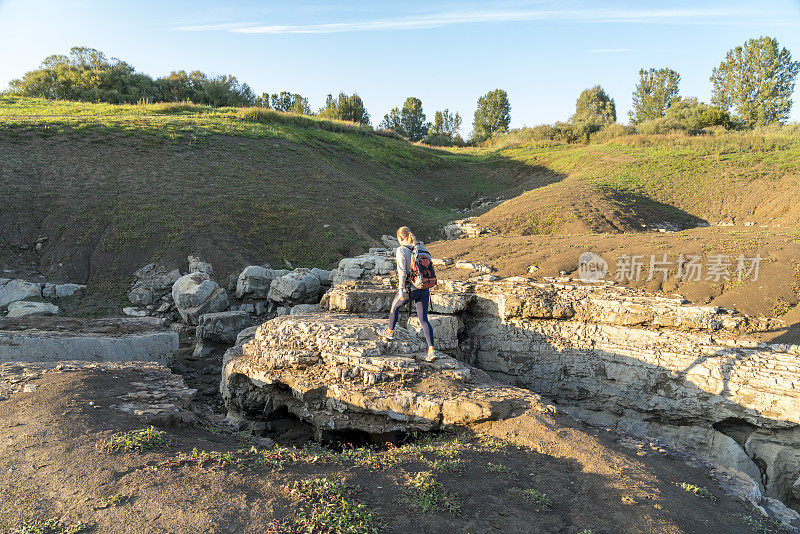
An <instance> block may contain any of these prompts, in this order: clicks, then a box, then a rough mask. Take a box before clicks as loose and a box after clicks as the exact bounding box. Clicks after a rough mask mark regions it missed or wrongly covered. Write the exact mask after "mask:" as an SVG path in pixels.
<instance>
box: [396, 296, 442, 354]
mask: <svg viewBox="0 0 800 534" xmlns="http://www.w3.org/2000/svg"><path fill="white" fill-rule="evenodd" d="M406 294H407V293H406ZM411 300H412V301H414V303H415V304H416V308H417V317H418V318H419V322H420V324H421V325H422V333H423V334H424V335H425V341H427V342H428V346H429V347H432V346H433V328H432V327H431V323H430V321H428V304H429V303H430V300H431V290H430V289H414V290H413V291H411ZM406 304H408V298H403V297H401V296H400V293H398V294H397V295H395V297H394V301H393V302H392V311H390V312H389V330H394V327H395V326H396V325H397V320H398V319H399V318H400V308H402V307H403V306H405V305H406Z"/></svg>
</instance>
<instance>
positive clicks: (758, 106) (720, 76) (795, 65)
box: [711, 37, 800, 125]
mask: <svg viewBox="0 0 800 534" xmlns="http://www.w3.org/2000/svg"><path fill="white" fill-rule="evenodd" d="M798 71H800V62H797V61H792V55H791V54H790V53H789V51H788V50H787V49H786V48H781V49H779V48H778V41H777V40H776V39H774V38H772V37H760V38H758V39H750V40H749V41H747V42H745V43H744V45H742V46H737V47H736V48H734V49H733V50H730V51H728V54H727V55H726V56H725V61H723V62H722V63H720V64H719V67H717V68H715V69H714V70H713V71H712V73H711V83H712V84H713V90H712V95H713V96H712V99H711V102H712V104H713V105H715V106H716V107H718V108H720V109H723V110H725V111H727V110H729V109H730V108H731V107H733V108H734V109H735V111H736V114H737V115H738V116H739V118H741V119H742V120H743V121H745V122H746V123H748V124H751V125H752V124H769V123H771V122H783V121H785V120H786V119H787V118H788V117H789V112H790V111H791V109H792V98H791V97H792V92H793V91H794V83H795V78H796V77H797V73H798Z"/></svg>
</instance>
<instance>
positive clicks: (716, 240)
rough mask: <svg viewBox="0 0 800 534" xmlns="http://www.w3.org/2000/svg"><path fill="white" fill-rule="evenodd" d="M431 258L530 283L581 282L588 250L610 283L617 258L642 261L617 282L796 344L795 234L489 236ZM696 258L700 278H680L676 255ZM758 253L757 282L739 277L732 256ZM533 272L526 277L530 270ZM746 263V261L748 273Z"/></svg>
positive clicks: (452, 269)
mask: <svg viewBox="0 0 800 534" xmlns="http://www.w3.org/2000/svg"><path fill="white" fill-rule="evenodd" d="M428 248H429V249H430V251H431V253H432V255H433V256H434V257H435V258H443V257H449V258H453V259H454V260H465V261H470V262H474V263H482V264H485V265H488V266H490V267H492V268H494V269H495V271H494V274H496V275H499V276H527V277H531V278H534V279H540V280H542V279H544V278H545V277H559V276H561V275H562V273H563V275H565V276H568V277H573V278H576V279H577V278H578V274H577V269H578V258H579V256H580V255H581V253H583V252H585V251H590V252H594V253H595V254H598V255H600V256H602V257H603V259H605V260H606V262H607V263H608V267H609V271H608V274H607V276H606V279H607V280H615V279H616V275H617V272H618V269H617V259H618V258H619V257H620V256H622V255H628V256H639V257H640V260H639V261H641V262H642V270H641V276H640V277H639V279H638V280H636V279H633V280H628V279H627V277H625V278H623V279H622V280H620V281H619V282H618V283H619V284H621V285H626V286H630V287H634V288H637V289H642V290H645V291H648V292H651V293H666V294H675V293H677V294H680V295H683V296H684V297H685V298H687V299H689V300H690V301H692V302H694V303H697V304H709V305H715V306H721V307H723V308H731V309H736V310H738V311H740V312H741V313H744V314H747V315H753V316H766V317H777V318H779V319H781V320H782V321H783V322H784V323H786V328H777V329H775V331H773V332H768V333H765V334H764V339H771V340H777V341H779V342H787V343H798V342H800V336H798V334H797V328H792V327H793V326H795V327H796V326H797V323H800V308H798V293H799V292H800V270H799V268H800V233H798V230H796V229H789V228H759V227H707V228H694V229H690V230H684V231H680V232H672V233H660V232H639V233H624V234H611V233H606V234H579V235H558V236H553V235H544V236H504V235H490V236H484V237H477V238H467V239H457V240H453V241H438V242H436V243H431V244H430V245H429V247H428ZM681 254H682V255H684V257H688V256H691V255H698V256H700V257H701V263H702V264H703V265H704V269H703V270H702V273H701V276H700V279H699V280H697V281H694V280H691V279H682V280H678V279H677V276H676V275H677V268H678V267H677V262H678V259H679V257H680V255H681ZM664 255H666V258H667V261H669V262H671V264H670V265H668V266H667V267H668V269H669V272H668V273H667V274H668V276H667V280H666V281H664V280H663V273H661V272H660V271H654V276H653V277H652V278H651V277H650V276H649V274H650V262H651V257H655V258H656V261H661V260H663V258H664ZM717 255H723V256H727V257H729V258H730V262H731V266H730V267H729V268H728V269H727V271H728V273H729V279H727V280H726V279H725V278H724V277H722V276H720V277H719V279H718V280H716V279H715V278H716V276H712V277H711V279H708V275H709V271H708V269H707V266H708V264H709V263H710V262H713V261H714V256H717ZM740 255H744V257H745V258H752V257H755V256H757V255H760V256H761V260H760V267H759V271H758V279H757V280H754V279H753V278H754V274H755V273H752V274H749V275H748V273H747V272H744V273H743V276H742V281H741V282H740V281H739V279H738V276H737V275H736V267H737V262H738V260H737V258H738V257H739V256H740ZM531 266H535V267H536V270H535V271H534V272H530V267H531ZM750 266H751V262H749V261H747V262H746V264H745V267H746V269H749V267H750ZM439 269H441V273H442V276H443V277H446V278H460V279H466V278H469V277H472V276H475V275H477V274H480V273H476V272H475V271H470V270H466V269H460V268H457V267H456V266H455V265H453V266H449V267H446V268H445V267H442V268H437V274H438V271H439Z"/></svg>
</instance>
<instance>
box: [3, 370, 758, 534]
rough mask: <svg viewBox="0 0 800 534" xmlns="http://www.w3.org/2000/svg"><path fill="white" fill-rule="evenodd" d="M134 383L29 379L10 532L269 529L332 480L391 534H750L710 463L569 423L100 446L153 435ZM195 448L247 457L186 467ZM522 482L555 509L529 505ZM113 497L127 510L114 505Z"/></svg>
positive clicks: (91, 374)
mask: <svg viewBox="0 0 800 534" xmlns="http://www.w3.org/2000/svg"><path fill="white" fill-rule="evenodd" d="M135 380H140V377H139V375H138V374H137V373H136V372H135V371H134V370H123V371H118V372H113V373H110V372H102V371H100V370H85V371H78V372H70V373H59V372H50V373H46V374H44V375H43V376H42V377H41V378H39V379H37V380H34V381H33V382H31V384H35V385H37V386H38V387H37V388H36V389H35V391H33V392H30V393H23V392H17V393H13V394H12V395H11V396H10V397H8V398H6V399H4V400H0V471H1V472H3V473H4V477H2V479H0V531H7V530H9V529H14V528H17V527H20V526H21V525H24V524H26V523H30V522H32V521H35V520H45V519H63V520H64V521H65V522H66V523H69V524H75V523H78V522H83V523H86V524H87V525H89V527H90V528H91V532H97V533H104V532H108V533H115V534H116V533H123V532H131V533H133V532H143V533H144V532H147V533H155V532H265V531H267V529H268V528H269V527H270V524H273V523H274V522H278V523H281V522H283V521H286V520H291V519H292V518H293V517H295V516H298V514H300V513H301V512H302V511H303V510H304V506H306V505H307V504H308V503H307V502H303V500H302V499H298V496H297V495H294V496H293V495H292V493H291V491H290V490H291V488H292V487H293V484H294V483H295V482H298V481H302V480H308V479H310V478H318V477H328V478H329V479H336V480H338V479H340V478H345V479H346V480H348V482H349V483H350V484H352V485H354V486H358V488H354V489H353V492H352V494H351V496H350V497H348V498H351V499H353V502H360V503H363V504H365V505H366V506H367V507H368V510H370V511H371V512H372V513H373V514H375V522H374V525H375V526H376V527H378V529H379V531H380V532H389V533H398V534H399V533H407V532H420V533H435V532H443V531H449V532H474V533H482V532H487V533H488V532H507V533H519V532H541V533H571V534H575V533H578V532H583V531H584V530H583V529H589V530H590V531H591V532H593V533H595V534H600V533H623V532H624V533H641V532H647V533H703V534H708V533H715V532H719V533H722V532H725V533H733V534H738V533H741V534H745V533H748V532H751V530H750V527H748V526H746V525H745V524H744V523H743V522H742V519H741V518H740V516H739V515H738V514H747V513H748V511H747V510H746V509H745V508H744V507H743V506H742V505H740V504H739V503H738V502H735V501H733V500H731V498H729V497H727V496H726V495H724V494H723V493H721V492H720V491H719V490H718V489H717V488H716V487H715V486H714V482H713V480H711V479H710V478H709V477H708V476H707V475H706V474H705V473H703V472H702V471H701V470H698V469H696V468H690V467H688V466H687V465H686V464H684V463H683V461H681V460H679V459H677V458H675V457H673V456H672V455H670V454H665V453H662V452H658V451H657V450H655V449H651V448H650V447H648V446H645V447H642V448H638V449H637V448H635V447H634V448H633V449H629V448H625V447H621V446H620V445H619V443H618V439H619V436H617V435H614V434H612V433H609V432H605V431H601V430H596V429H592V428H589V427H585V426H582V425H579V424H577V423H575V422H572V421H571V420H570V419H568V418H566V416H562V415H558V416H551V415H547V416H535V417H533V418H531V416H520V417H519V418H517V419H514V420H510V421H508V422H505V423H492V424H487V425H484V426H483V428H481V429H479V430H480V431H481V432H485V436H487V437H480V436H481V435H482V434H479V435H477V436H476V437H469V435H465V436H464V437H462V438H459V439H457V440H455V441H453V440H452V439H451V438H446V439H444V440H442V441H435V442H421V443H420V445H419V446H418V447H417V446H409V447H405V446H404V447H400V448H399V449H390V450H388V451H383V452H377V453H368V451H363V450H362V452H358V453H357V454H351V455H349V456H346V457H344V456H341V455H337V454H336V453H332V452H329V453H324V454H323V452H324V451H321V450H320V449H292V448H290V449H284V452H282V453H279V454H278V453H276V452H273V453H271V454H270V455H267V456H264V458H268V459H270V460H269V461H268V462H266V463H264V462H257V461H255V459H256V458H258V457H260V454H262V453H258V454H254V453H249V455H248V453H236V452H235V451H237V450H240V449H244V450H247V449H248V448H249V447H250V446H251V444H250V443H249V442H248V439H247V438H246V437H242V436H239V435H237V434H229V433H225V432H222V431H221V430H219V429H217V428H215V427H201V428H188V429H187V428H184V429H175V428H173V429H171V430H169V438H170V439H171V440H172V445H169V446H167V447H165V448H162V449H160V450H155V451H148V452H144V453H141V454H140V453H133V452H127V453H125V452H123V453H109V452H105V451H104V449H103V444H104V443H105V441H106V440H107V439H108V438H109V437H110V436H111V435H113V434H114V433H116V432H119V431H128V430H133V429H138V428H141V426H142V425H141V423H140V422H139V421H138V420H136V419H134V418H133V417H132V416H128V415H124V414H120V412H118V411H116V410H114V409H113V408H112V407H111V405H112V404H114V403H115V402H117V396H119V395H121V394H124V393H126V392H127V391H129V390H130V382H131V381H135ZM488 436H494V437H496V438H501V441H498V440H497V439H494V438H491V437H488ZM506 440H507V441H506ZM425 443H427V444H425ZM193 448H197V449H199V451H205V452H208V453H213V452H214V451H216V452H219V453H231V454H232V456H231V458H237V459H238V460H236V461H231V462H228V463H226V464H225V465H222V466H215V465H214V462H212V461H206V462H200V463H198V462H193V461H182V462H176V459H177V458H179V456H178V454H179V453H181V452H182V453H186V454H190V455H191V453H192V449H193ZM199 454H200V453H199V452H198V453H195V454H194V456H193V457H194V458H199V457H200V456H199ZM276 454H278V456H276ZM186 458H187V457H184V459H186ZM348 458H349V459H348ZM276 462H277V463H276ZM437 462H438V463H437ZM420 472H432V473H433V474H434V476H435V478H436V479H437V480H438V481H439V482H440V483H441V484H442V486H441V488H440V489H439V490H437V492H438V493H436V495H439V496H442V495H449V498H450V499H451V502H452V503H454V504H455V505H456V508H455V509H454V511H447V510H445V509H440V510H439V511H428V512H425V511H424V510H422V509H420V508H418V507H417V506H418V504H414V503H415V502H418V501H415V500H414V495H415V494H414V491H413V489H412V486H410V485H409V482H408V481H409V480H410V479H412V478H413V477H414V476H416V475H417V473H420ZM681 482H686V483H691V484H695V485H697V486H699V487H705V488H707V489H708V490H709V491H710V492H711V493H712V494H713V495H714V497H715V500H713V501H712V500H708V499H704V498H701V497H699V496H697V495H694V494H691V493H688V492H686V491H684V490H683V489H681V488H679V487H677V486H676V485H675V483H681ZM359 488H360V489H359ZM513 488H517V489H513ZM526 488H528V489H530V488H533V489H537V490H538V491H539V492H540V493H545V494H546V495H547V498H548V499H549V502H550V504H549V505H542V504H541V503H540V504H536V503H535V502H533V501H529V500H527V499H526V498H525V497H523V496H522V495H523V494H521V493H520V490H522V489H526ZM442 491H444V492H447V494H443V493H441V492H442ZM115 495H117V496H122V497H121V502H119V503H116V504H111V505H106V503H103V501H104V500H108V499H109V498H111V497H112V496H115Z"/></svg>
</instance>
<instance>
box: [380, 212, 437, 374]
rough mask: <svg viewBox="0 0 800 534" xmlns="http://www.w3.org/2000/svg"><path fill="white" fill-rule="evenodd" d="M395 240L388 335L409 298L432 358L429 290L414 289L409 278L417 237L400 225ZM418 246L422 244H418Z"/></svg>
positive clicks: (390, 336) (391, 333)
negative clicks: (393, 292) (393, 290)
mask: <svg viewBox="0 0 800 534" xmlns="http://www.w3.org/2000/svg"><path fill="white" fill-rule="evenodd" d="M397 240H398V241H400V246H399V247H397V253H396V257H397V276H398V282H397V295H396V296H395V297H394V301H393V302H392V310H391V311H390V312H389V333H388V337H389V338H390V339H391V338H392V337H393V336H394V327H395V326H396V325H397V320H398V319H399V317H400V308H402V307H403V306H405V305H406V304H408V299H411V301H412V302H414V303H415V305H416V309H417V317H418V318H419V322H420V325H421V326H422V333H423V334H424V335H425V341H427V343H428V357H430V358H433V357H434V356H435V354H434V352H435V351H434V348H433V328H432V327H431V323H430V321H428V304H429V303H430V301H431V290H430V289H416V288H415V287H414V285H413V284H412V282H411V280H410V279H409V277H410V274H411V256H412V254H413V251H414V245H416V244H417V239H416V238H415V237H414V234H412V233H411V230H409V229H408V227H407V226H402V227H400V228H398V229H397ZM420 246H422V245H421V244H420ZM423 250H424V247H423ZM425 252H427V251H425Z"/></svg>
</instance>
